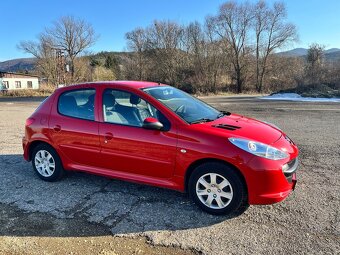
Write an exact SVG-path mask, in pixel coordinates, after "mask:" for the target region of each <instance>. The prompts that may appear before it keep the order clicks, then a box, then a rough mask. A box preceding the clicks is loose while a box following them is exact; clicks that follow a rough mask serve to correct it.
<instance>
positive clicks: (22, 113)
mask: <svg viewBox="0 0 340 255" xmlns="http://www.w3.org/2000/svg"><path fill="white" fill-rule="evenodd" d="M202 99H203V100H205V101H207V102H208V103H210V104H212V105H214V106H216V107H217V108H219V109H221V110H222V109H223V110H228V111H231V112H236V113H240V114H244V115H246V116H250V117H254V118H258V119H261V120H266V121H269V122H273V123H275V124H277V125H278V126H280V127H281V128H282V129H283V130H285V131H286V133H287V134H288V135H289V136H290V137H291V138H292V139H293V140H294V141H295V142H296V143H297V144H298V146H299V148H300V154H301V155H300V160H301V165H300V168H299V170H298V183H297V186H296V190H295V192H294V193H293V194H292V195H291V196H290V197H288V199H286V200H285V201H284V202H282V203H279V204H275V205H270V206H250V207H249V208H248V210H247V211H246V212H244V213H243V214H242V215H240V216H233V217H229V218H227V217H216V216H211V215H208V214H205V213H203V212H201V211H200V210H199V209H198V208H197V207H196V206H195V205H194V204H193V203H192V202H191V201H190V199H189V198H188V196H187V195H186V194H181V193H178V192H175V191H170V190H164V189H160V188H155V187H148V186H143V185H138V184H132V183H127V182H121V181H116V180H110V179H106V178H103V177H98V176H93V175H88V174H83V173H75V172H70V173H69V174H68V175H67V176H66V177H65V178H64V179H63V180H62V181H60V182H56V183H47V182H43V181H41V180H40V179H38V177H37V176H36V175H35V174H34V172H33V170H32V168H31V164H30V163H27V162H25V161H24V160H23V158H22V155H21V154H22V148H21V137H22V134H23V126H24V121H25V119H26V118H27V117H28V116H29V115H30V114H31V113H32V112H33V110H34V109H35V108H36V107H37V105H38V104H39V101H40V100H41V99H34V100H31V99H1V98H0V131H1V135H0V254H1V253H4V254H8V253H10V254H23V253H26V254H31V253H33V252H34V253H37V252H38V253H40V254H57V253H63V254H64V253H67V252H69V253H71V252H72V253H73V254H192V253H203V254H291V253H298V254H340V214H339V200H340V172H339V170H340V169H339V168H340V167H339V166H340V104H339V103H306V102H304V103H300V102H284V101H274V102H273V101H264V100H263V101H262V100H258V99H256V98H251V97H240V98H237V97H204V98H202Z"/></svg>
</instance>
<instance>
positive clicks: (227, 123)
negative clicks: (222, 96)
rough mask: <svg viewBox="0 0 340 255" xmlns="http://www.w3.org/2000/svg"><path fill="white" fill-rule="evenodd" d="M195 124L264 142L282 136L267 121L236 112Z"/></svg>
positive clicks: (273, 140)
mask: <svg viewBox="0 0 340 255" xmlns="http://www.w3.org/2000/svg"><path fill="white" fill-rule="evenodd" d="M197 125H202V126H201V127H202V128H203V127H204V129H206V128H208V129H210V130H211V129H212V130H211V131H213V130H214V131H216V132H223V133H224V134H228V137H242V138H246V139H250V140H254V141H258V142H262V143H265V144H273V143H274V142H276V141H277V140H278V139H280V137H281V136H282V132H281V131H280V130H279V129H277V128H275V127H273V126H271V125H269V124H267V123H264V122H261V121H258V120H255V119H251V118H247V117H244V116H241V115H237V114H231V115H229V116H224V117H222V118H218V119H216V120H214V121H211V122H205V123H201V124H197Z"/></svg>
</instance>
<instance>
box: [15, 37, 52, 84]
mask: <svg viewBox="0 0 340 255" xmlns="http://www.w3.org/2000/svg"><path fill="white" fill-rule="evenodd" d="M18 48H19V49H21V50H23V51H25V52H27V53H29V54H32V55H33V56H34V57H35V58H36V59H37V61H36V67H35V68H36V70H37V72H38V73H40V74H41V75H42V76H44V77H45V78H47V81H48V82H51V83H56V82H57V68H58V67H57V61H56V55H55V51H54V50H52V49H51V47H50V46H49V42H48V41H47V39H46V37H45V36H43V35H40V36H39V41H38V42H34V41H21V42H20V44H19V45H18Z"/></svg>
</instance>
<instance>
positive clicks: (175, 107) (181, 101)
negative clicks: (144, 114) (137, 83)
mask: <svg viewBox="0 0 340 255" xmlns="http://www.w3.org/2000/svg"><path fill="white" fill-rule="evenodd" d="M143 90H144V91H145V92H146V93H148V94H149V95H151V96H152V97H154V98H155V99H157V100H158V101H160V102H161V103H162V104H164V105H165V106H167V107H168V108H169V109H171V110H172V111H173V112H174V113H176V114H177V115H178V116H179V117H181V118H182V119H184V120H185V121H186V122H188V123H190V124H194V123H201V122H208V121H212V120H215V119H217V118H219V117H221V116H223V115H225V113H224V112H219V111H218V110H216V109H215V108H213V107H211V106H209V105H207V104H206V103H204V102H202V101H200V100H198V99H196V98H194V97H192V96H190V95H189V94H187V93H185V92H183V91H181V90H179V89H176V88H174V87H170V86H159V87H151V88H145V89H143Z"/></svg>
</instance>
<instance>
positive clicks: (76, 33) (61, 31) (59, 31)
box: [44, 16, 97, 78]
mask: <svg viewBox="0 0 340 255" xmlns="http://www.w3.org/2000/svg"><path fill="white" fill-rule="evenodd" d="M44 34H45V36H46V37H47V38H49V41H50V42H51V45H50V46H51V48H55V49H60V50H63V51H65V52H66V53H67V57H68V58H69V60H70V71H71V76H72V78H74V73H75V70H74V61H75V58H76V57H78V56H79V55H80V54H81V53H82V52H84V50H86V49H87V48H89V47H90V46H92V45H93V44H94V43H95V41H96V40H97V36H96V35H95V32H94V29H93V27H92V25H91V24H89V23H87V22H86V21H84V20H82V19H77V18H75V17H73V16H64V17H61V18H60V19H59V20H57V21H56V22H54V24H53V26H52V27H50V28H47V29H46V31H45V33H44Z"/></svg>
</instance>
